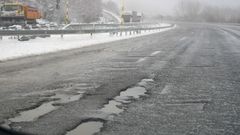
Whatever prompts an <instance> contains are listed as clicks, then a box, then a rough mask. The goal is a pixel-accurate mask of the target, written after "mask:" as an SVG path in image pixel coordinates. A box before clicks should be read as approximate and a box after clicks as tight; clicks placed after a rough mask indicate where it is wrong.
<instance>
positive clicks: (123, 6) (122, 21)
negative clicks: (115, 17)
mask: <svg viewBox="0 0 240 135" xmlns="http://www.w3.org/2000/svg"><path fill="white" fill-rule="evenodd" d="M120 12H121V24H124V19H123V15H124V12H125V0H121V11H120Z"/></svg>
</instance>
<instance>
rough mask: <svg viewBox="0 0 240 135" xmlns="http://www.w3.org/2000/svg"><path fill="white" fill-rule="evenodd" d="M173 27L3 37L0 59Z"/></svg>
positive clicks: (105, 41) (37, 53) (77, 46)
mask: <svg viewBox="0 0 240 135" xmlns="http://www.w3.org/2000/svg"><path fill="white" fill-rule="evenodd" d="M164 26H165V25H164ZM173 28H174V27H173ZM173 28H166V29H162V30H160V31H159V30H154V31H150V32H142V34H134V35H129V34H128V35H125V33H123V35H122V36H116V35H114V36H110V35H109V33H102V34H94V35H93V36H92V37H91V36H90V35H89V34H77V35H64V37H63V38H61V36H60V35H54V36H51V37H50V38H36V39H32V40H30V41H24V42H20V41H17V40H16V39H10V37H3V39H2V40H0V61H6V60H10V59H16V58H21V57H27V56H34V55H42V54H46V53H52V52H58V51H63V50H71V49H76V48H81V47H85V46H90V45H97V44H100V43H107V42H112V41H117V40H123V39H129V38H134V37H139V36H144V35H149V34H153V33H158V32H164V31H167V30H170V29H173Z"/></svg>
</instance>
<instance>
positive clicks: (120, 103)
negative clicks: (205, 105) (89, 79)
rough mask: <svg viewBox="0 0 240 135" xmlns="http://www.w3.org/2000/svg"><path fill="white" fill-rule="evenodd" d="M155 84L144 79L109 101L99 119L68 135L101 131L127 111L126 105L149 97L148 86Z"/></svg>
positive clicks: (84, 124) (81, 126)
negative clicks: (107, 122) (109, 122)
mask: <svg viewBox="0 0 240 135" xmlns="http://www.w3.org/2000/svg"><path fill="white" fill-rule="evenodd" d="M153 83H154V80H153V79H143V80H142V81H141V82H139V83H138V84H137V85H136V86H134V87H131V88H128V89H126V90H125V91H122V92H121V93H120V95H118V96H116V97H114V98H113V99H112V100H110V101H108V104H105V105H104V106H103V108H101V109H100V110H99V111H100V112H101V113H100V115H101V116H102V114H103V115H104V118H102V117H101V116H100V117H99V118H97V117H95V118H91V119H89V120H85V121H83V122H82V123H81V124H80V125H79V126H77V127H76V128H74V129H73V130H71V131H68V132H67V133H66V135H79V134H81V135H93V134H96V133H98V132H100V131H101V129H102V128H103V126H104V122H106V121H107V120H108V119H109V118H112V117H114V116H117V115H119V114H120V113H122V112H124V111H125V110H126V107H125V106H126V105H127V104H129V103H131V102H133V101H134V100H137V99H139V98H141V97H143V96H147V92H148V91H147V86H148V85H151V84H153Z"/></svg>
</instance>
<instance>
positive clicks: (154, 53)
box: [150, 51, 161, 56]
mask: <svg viewBox="0 0 240 135" xmlns="http://www.w3.org/2000/svg"><path fill="white" fill-rule="evenodd" d="M159 53H161V51H155V52H153V53H152V54H151V55H150V56H155V55H157V54H159Z"/></svg>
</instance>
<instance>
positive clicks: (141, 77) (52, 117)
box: [0, 24, 240, 135]
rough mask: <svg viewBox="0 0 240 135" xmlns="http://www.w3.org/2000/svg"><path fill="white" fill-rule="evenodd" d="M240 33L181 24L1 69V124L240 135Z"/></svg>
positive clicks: (122, 134)
mask: <svg viewBox="0 0 240 135" xmlns="http://www.w3.org/2000/svg"><path fill="white" fill-rule="evenodd" d="M237 28H238V27H237V26H235V27H228V26H220V25H213V24H179V25H178V26H177V27H176V28H175V29H173V30H170V31H167V32H163V33H156V34H152V35H148V36H144V37H138V38H134V39H127V40H122V41H116V42H112V43H107V44H100V45H96V46H90V47H85V48H81V49H77V50H71V51H64V52H59V53H53V54H48V55H44V56H34V57H28V58H22V59H17V60H11V61H6V62H1V63H0V123H3V125H4V126H5V127H8V128H12V129H13V130H16V131H21V132H27V133H32V134H37V135H63V134H67V135H76V134H79V135H81V134H83V135H84V134H85V133H86V134H87V133H89V134H90V131H92V132H93V133H97V134H99V135H239V134H240V98H239V96H240V91H239V90H240V32H239V31H238V30H239V28H238V29H237ZM141 92H142V93H141ZM124 94H126V95H125V97H124ZM129 96H131V98H130V97H129ZM119 98H121V99H120V100H119ZM104 108H105V109H104ZM106 108H107V109H106ZM84 124H85V125H84ZM81 126H82V127H81ZM82 130H86V131H82ZM88 130H90V131H88ZM99 130H101V132H98V131H99ZM74 132H75V133H74ZM76 132H77V133H76Z"/></svg>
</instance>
